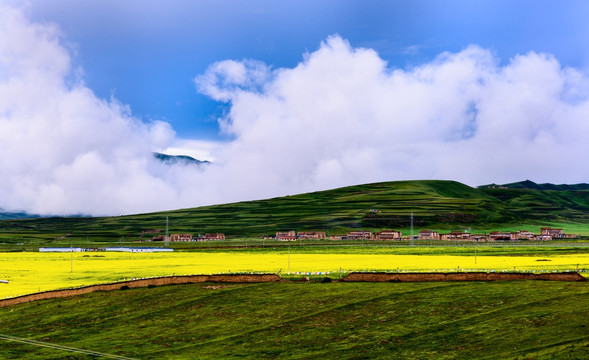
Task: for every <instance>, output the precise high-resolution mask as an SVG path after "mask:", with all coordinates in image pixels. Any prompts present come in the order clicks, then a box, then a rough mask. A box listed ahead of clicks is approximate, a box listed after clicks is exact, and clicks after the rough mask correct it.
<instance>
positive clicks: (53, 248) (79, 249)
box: [39, 247, 83, 253]
mask: <svg viewBox="0 0 589 360" xmlns="http://www.w3.org/2000/svg"><path fill="white" fill-rule="evenodd" d="M82 251H83V250H82V248H79V247H75V248H73V247H63V248H57V247H50V248H39V252H63V253H68V252H82Z"/></svg>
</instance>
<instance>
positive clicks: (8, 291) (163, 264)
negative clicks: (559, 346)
mask: <svg viewBox="0 0 589 360" xmlns="http://www.w3.org/2000/svg"><path fill="white" fill-rule="evenodd" d="M340 268H341V269H342V271H344V272H346V271H354V270H381V271H387V270H393V271H396V270H397V269H398V270H401V271H456V270H457V269H460V270H514V269H515V270H546V271H552V270H558V271H565V270H576V269H577V268H578V269H589V254H577V255H560V256H554V255H551V256H546V255H544V256H541V257H537V256H478V257H477V258H476V264H475V257H474V256H446V255H390V254H359V255H352V254H296V253H293V254H290V255H288V254H285V253H262V252H261V253H238V252H226V253H222V252H213V253H208V252H173V253H119V252H99V253H33V252H20V253H0V280H8V281H9V283H8V284H4V283H0V298H6V297H14V296H18V295H24V294H28V293H33V292H38V291H46V290H54V289H60V288H68V287H78V286H82V285H91V284H97V283H105V282H111V281H118V280H122V279H130V278H141V277H156V276H164V275H174V274H175V275H188V274H215V273H229V272H250V271H252V272H268V273H276V272H278V271H280V270H281V271H282V273H295V272H313V273H314V272H336V271H339V270H340Z"/></svg>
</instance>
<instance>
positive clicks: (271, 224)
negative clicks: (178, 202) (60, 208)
mask: <svg viewBox="0 0 589 360" xmlns="http://www.w3.org/2000/svg"><path fill="white" fill-rule="evenodd" d="M371 209H374V210H377V211H378V212H377V213H374V212H371V211H370V210H371ZM412 212H413V214H414V227H415V228H416V229H423V228H433V229H442V230H444V229H446V230H451V229H468V228H474V229H479V230H480V229H493V228H497V227H499V228H506V227H519V226H523V225H537V226H538V227H539V226H541V225H548V224H550V223H571V224H581V225H580V226H585V225H584V224H589V190H534V189H506V188H501V189H499V188H495V189H493V188H478V189H477V188H471V187H469V186H467V185H464V184H461V183H458V182H454V181H434V180H425V181H397V182H384V183H375V184H366V185H357V186H349V187H344V188H339V189H334V190H328V191H319V192H313V193H307V194H301V195H295V196H286V197H280V198H273V199H267V200H258V201H247V202H239V203H231V204H223V205H215V206H203V207H198V208H192V209H182V210H175V211H167V212H159V213H150V214H140V215H129V216H117V217H96V218H80V217H76V218H39V219H19V220H4V221H0V241H4V242H23V241H27V242H33V243H44V242H47V241H48V240H53V239H56V238H59V237H62V236H65V235H66V234H71V235H70V237H72V238H78V239H80V238H88V239H89V240H91V241H92V240H105V241H119V240H120V239H121V237H123V238H124V239H125V240H136V239H142V238H143V239H144V238H151V237H152V236H153V234H154V233H157V232H158V231H159V233H160V234H163V233H164V231H165V226H166V217H169V231H170V233H173V232H189V233H192V234H198V233H201V234H202V233H207V232H223V233H225V234H226V235H227V236H229V237H232V236H233V237H236V236H239V237H259V236H262V235H270V234H273V233H275V232H276V231H285V230H297V231H301V230H322V231H327V232H328V233H330V234H343V233H345V232H346V231H349V230H350V229H366V230H378V229H405V230H407V229H408V228H409V225H410V214H411V213H412ZM536 231H537V230H536Z"/></svg>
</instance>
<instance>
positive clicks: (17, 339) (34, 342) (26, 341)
mask: <svg viewBox="0 0 589 360" xmlns="http://www.w3.org/2000/svg"><path fill="white" fill-rule="evenodd" d="M0 339H3V340H7V341H14V342H18V343H22V344H29V345H35V346H39V347H46V348H50V349H55V350H63V351H69V352H73V353H78V354H86V355H93V356H98V357H103V358H107V359H120V360H138V359H134V358H129V357H125V356H119V355H113V354H106V353H102V352H98V351H92V350H85V349H79V348H75V347H71V346H65V345H57V344H51V343H47V342H43V341H38V340H30V339H25V338H21V337H17V336H11V335H5V334H0Z"/></svg>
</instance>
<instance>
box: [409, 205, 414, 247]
mask: <svg viewBox="0 0 589 360" xmlns="http://www.w3.org/2000/svg"><path fill="white" fill-rule="evenodd" d="M410 232H411V238H410V242H409V243H410V244H411V246H413V211H412V212H411V231H410Z"/></svg>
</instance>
